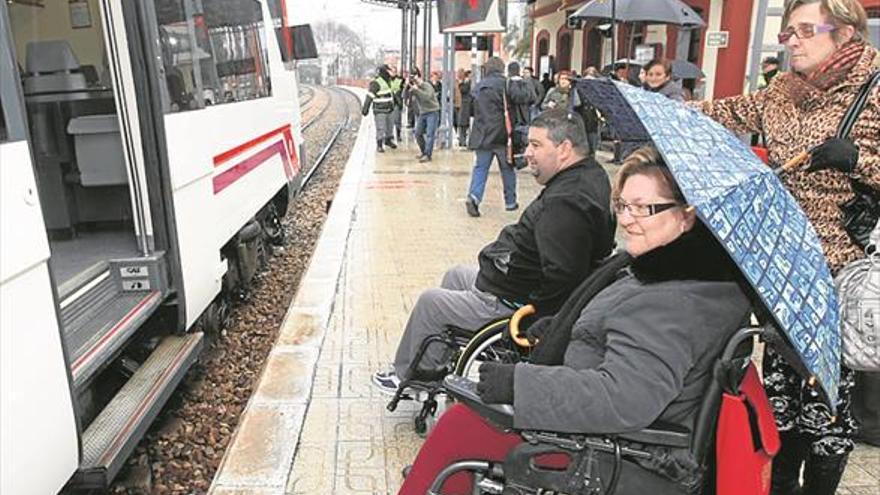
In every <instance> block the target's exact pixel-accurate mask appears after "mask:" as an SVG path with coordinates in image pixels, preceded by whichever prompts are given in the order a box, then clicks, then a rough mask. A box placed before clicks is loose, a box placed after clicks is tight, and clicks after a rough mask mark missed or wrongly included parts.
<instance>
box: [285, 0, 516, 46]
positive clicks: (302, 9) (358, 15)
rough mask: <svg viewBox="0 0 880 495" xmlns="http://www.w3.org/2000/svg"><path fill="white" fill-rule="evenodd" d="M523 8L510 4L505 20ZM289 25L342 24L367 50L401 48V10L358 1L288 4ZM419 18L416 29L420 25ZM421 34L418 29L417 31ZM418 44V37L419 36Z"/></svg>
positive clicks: (289, 1)
mask: <svg viewBox="0 0 880 495" xmlns="http://www.w3.org/2000/svg"><path fill="white" fill-rule="evenodd" d="M521 8H522V5H521V4H520V3H515V2H513V1H511V2H509V6H508V12H509V13H508V17H509V18H510V19H509V20H510V22H514V20H515V18H517V17H518V12H519V10H520V9H521ZM287 9H288V11H289V13H288V21H289V22H290V23H291V24H316V23H318V22H320V21H326V20H335V21H337V22H341V23H344V24H346V25H348V26H349V27H350V28H352V29H353V30H354V31H355V32H357V33H359V34H361V35H364V36H366V39H367V43H368V45H369V46H371V47H372V46H380V45H381V46H384V47H387V48H400V23H401V14H400V9H396V8H391V7H381V6H378V5H372V4H368V3H365V2H362V1H361V0H287ZM433 19H434V30H433V32H434V37H433V43H432V44H433V45H435V46H441V45H442V38H441V37H440V36H439V35H438V34H439V32H440V30H439V28H438V27H437V11H436V9H435V11H434V15H433ZM423 22H424V21H423V17H422V16H421V15H420V16H419V26H421V25H422V23H423ZM419 33H421V29H419ZM419 40H421V34H419Z"/></svg>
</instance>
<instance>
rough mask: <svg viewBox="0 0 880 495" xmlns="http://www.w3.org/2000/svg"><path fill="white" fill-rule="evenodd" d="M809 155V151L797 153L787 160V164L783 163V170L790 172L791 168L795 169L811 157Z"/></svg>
mask: <svg viewBox="0 0 880 495" xmlns="http://www.w3.org/2000/svg"><path fill="white" fill-rule="evenodd" d="M809 157H810V152H809V151H801V152H800V153H798V154H797V155H795V156H794V157H793V158H792V159H791V160H789V161H787V162H785V164H783V165H782V170H784V171H786V172H788V171H789V170H793V169H795V168H797V167H798V166H800V165H802V164H803V163H804V162H805V161H807V158H809Z"/></svg>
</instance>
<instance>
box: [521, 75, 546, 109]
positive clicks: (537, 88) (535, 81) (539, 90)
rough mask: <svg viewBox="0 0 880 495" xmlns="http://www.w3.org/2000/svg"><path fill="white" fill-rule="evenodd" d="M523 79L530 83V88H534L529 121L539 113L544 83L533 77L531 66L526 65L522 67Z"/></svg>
mask: <svg viewBox="0 0 880 495" xmlns="http://www.w3.org/2000/svg"><path fill="white" fill-rule="evenodd" d="M523 80H524V81H526V82H528V83H529V84H531V85H532V88H534V90H535V96H536V97H537V98H536V99H535V102H534V103H532V106H531V108H530V109H529V110H530V111H529V121H531V119H534V118H535V117H537V116H538V114H539V113H541V102H543V101H544V94H545V90H544V85H542V84H541V81H539V80H538V78H536V77H535V71H534V70H532V68H531V67H526V68H524V69H523Z"/></svg>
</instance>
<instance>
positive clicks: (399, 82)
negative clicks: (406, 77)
mask: <svg viewBox="0 0 880 495" xmlns="http://www.w3.org/2000/svg"><path fill="white" fill-rule="evenodd" d="M402 88H403V79H400V78H395V79H392V80H391V90H392V91H394V94H397V93H400V90H401V89H402Z"/></svg>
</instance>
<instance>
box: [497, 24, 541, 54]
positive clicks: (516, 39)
mask: <svg viewBox="0 0 880 495" xmlns="http://www.w3.org/2000/svg"><path fill="white" fill-rule="evenodd" d="M533 27H534V21H533V20H532V18H531V17H529V16H525V18H524V20H523V23H522V25H519V24H510V25H508V27H507V32H506V33H504V36H503V37H502V39H501V40H502V42H503V43H504V47H505V49H506V50H507V53H509V54H510V56H511V58H513V59H528V58H529V57H530V56H531V50H532V43H531V42H532V30H533Z"/></svg>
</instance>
